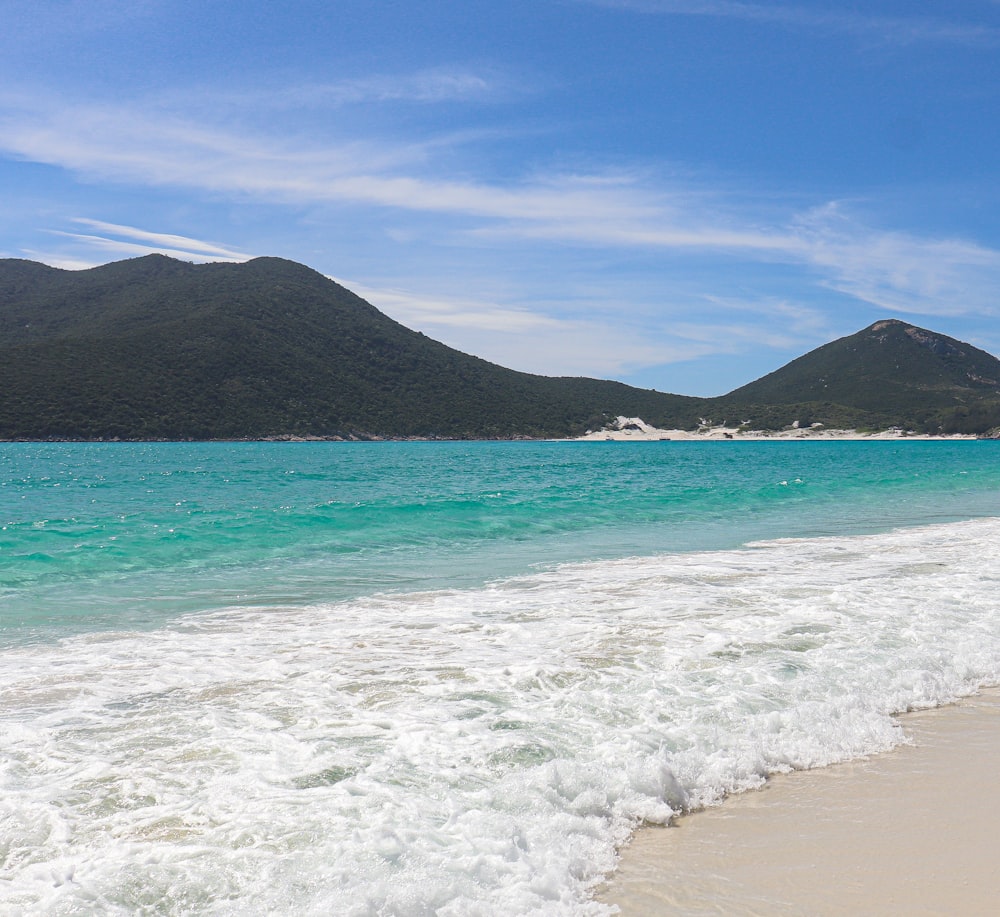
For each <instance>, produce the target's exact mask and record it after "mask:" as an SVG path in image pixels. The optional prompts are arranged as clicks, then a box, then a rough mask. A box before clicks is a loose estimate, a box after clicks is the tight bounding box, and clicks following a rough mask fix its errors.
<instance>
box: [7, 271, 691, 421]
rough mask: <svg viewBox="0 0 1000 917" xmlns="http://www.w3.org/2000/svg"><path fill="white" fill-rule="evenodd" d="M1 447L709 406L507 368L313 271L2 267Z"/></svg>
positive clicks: (679, 414) (684, 412)
mask: <svg viewBox="0 0 1000 917" xmlns="http://www.w3.org/2000/svg"><path fill="white" fill-rule="evenodd" d="M0 342H2V343H0V437H2V438H5V439H46V438H57V439H109V438H122V439H228V438H266V437H278V436H319V437H345V438H348V437H409V436H413V437H449V438H469V437H476V438H496V437H500V438H505V437H515V436H524V437H540V436H569V435H574V434H577V433H582V432H584V430H585V429H586V428H587V426H588V425H600V424H602V423H604V422H605V420H607V419H608V418H613V417H615V416H617V415H618V414H623V413H624V414H628V415H630V416H635V415H638V416H643V417H650V418H655V420H656V422H663V423H670V424H671V425H677V424H682V425H684V426H689V425H690V424H692V423H694V422H696V421H697V417H698V413H699V408H700V406H701V403H702V402H701V399H696V398H684V397H681V396H675V395H665V394H662V393H657V392H651V391H645V390H641V389H635V388H631V387H629V386H626V385H622V384H621V383H617V382H605V381H599V380H594V379H574V378H548V377H543V376H533V375H529V374H526V373H519V372H514V371H513V370H509V369H504V368H503V367H500V366H496V365H494V364H492V363H489V362H487V361H485V360H480V359H478V358H476V357H471V356H468V355H466V354H463V353H460V352H459V351H456V350H453V349H451V348H449V347H446V346H445V345H443V344H440V343H438V342H436V341H433V340H431V339H429V338H427V337H425V336H424V335H422V334H420V333H418V332H414V331H410V330H409V329H407V328H404V327H403V326H402V325H400V324H398V323H397V322H394V321H392V320H391V319H390V318H388V317H387V316H385V315H383V314H382V313H380V312H379V311H378V310H377V309H375V308H374V307H373V306H371V305H369V304H368V303H367V302H365V301H364V300H362V299H361V298H359V297H358V296H356V295H355V294H353V293H351V292H350V291H349V290H347V289H345V288H344V287H342V286H340V285H339V284H336V283H334V282H333V281H332V280H329V279H328V278H326V277H324V276H323V275H321V274H319V273H317V272H316V271H313V270H311V269H309V268H306V267H303V266H302V265H299V264H295V263H294V262H290V261H285V260H282V259H278V258H257V259H255V260H253V261H250V262H247V263H246V264H206V265H192V264H187V263H184V262H180V261H175V260H173V259H170V258H166V257H164V256H161V255H149V256H146V257H143V258H137V259H132V260H128V261H122V262H117V263H114V264H108V265H104V266H103V267H98V268H94V269H92V270H87V271H73V272H70V271H60V270H55V269H53V268H48V267H45V266H43V265H39V264H34V263H32V262H26V261H16V260H14V261H11V260H8V261H0Z"/></svg>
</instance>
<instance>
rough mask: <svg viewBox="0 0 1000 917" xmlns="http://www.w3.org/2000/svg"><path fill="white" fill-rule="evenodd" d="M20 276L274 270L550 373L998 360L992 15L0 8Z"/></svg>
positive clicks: (997, 81) (297, 3) (886, 1)
mask: <svg viewBox="0 0 1000 917" xmlns="http://www.w3.org/2000/svg"><path fill="white" fill-rule="evenodd" d="M0 13H2V16H3V21H4V28H3V29H2V30H0V194H2V207H0V257H13V258H30V259H33V260H38V261H44V262H46V263H48V264H52V265H55V266H58V267H64V268H74V269H75V268H82V267H87V266H92V265H95V264H101V263H105V262H108V261H114V260H119V259H121V258H127V257H134V256H136V255H141V254H145V253H147V252H150V251H162V252H165V253H167V254H173V255H175V256H177V257H180V258H184V259H186V260H191V261H208V260H223V259H244V258H247V257H252V256H256V255H278V256H281V257H285V258H291V259H293V260H296V261H300V262H303V263H305V264H308V265H309V266H311V267H313V268H316V269H317V270H319V271H322V272H323V273H325V274H328V275H330V276H332V277H334V278H336V279H337V280H339V281H340V282H342V283H344V284H345V285H346V286H348V287H350V288H351V289H353V290H355V291H356V292H358V293H360V294H361V295H362V296H364V297H365V298H366V299H368V300H369V301H370V302H372V303H373V304H374V305H376V306H377V307H378V308H380V309H381V310H382V311H384V312H386V313H387V314H389V315H391V316H392V317H393V318H395V319H397V320H398V321H401V322H402V323H403V324H405V325H407V326H409V327H411V328H414V329H417V330H420V331H423V332H424V333H425V334H427V335H429V336H431V337H433V338H436V339H438V340H441V341H444V342H446V343H448V344H450V345H452V346H454V347H457V348H459V349H461V350H464V351H466V352H469V353H474V354H477V355H479V356H483V357H485V358H487V359H489V360H492V361H495V362H497V363H501V364H503V365H505V366H510V367H513V368H516V369H522V370H527V371H530V372H537V373H545V374H549V375H588V376H596V377H600V378H614V379H620V380H622V381H625V382H629V383H632V384H635V385H641V386H643V387H650V388H657V389H659V390H661V391H670V392H678V393H682V394H697V395H714V394H721V393H724V392H726V391H729V390H730V389H732V388H735V387H736V386H738V385H741V384H743V383H745V382H748V381H750V380H752V379H754V378H757V377H759V376H761V375H763V374H764V373H767V372H769V371H771V370H772V369H775V368H777V367H778V366H780V365H782V364H783V363H785V362H787V361H788V360H789V359H792V358H794V357H796V356H798V355H800V354H802V353H804V352H805V351H807V350H809V349H811V348H813V347H816V346H819V345H820V344H823V343H826V342H827V341H829V340H832V339H834V338H837V337H840V336H843V335H845V334H851V333H853V332H855V331H858V330H860V329H861V328H863V327H865V326H866V325H868V324H870V323H871V322H873V321H875V320H877V319H880V318H890V317H896V318H901V319H904V320H907V321H911V322H913V323H915V324H918V325H921V326H922V327H926V328H932V329H934V330H937V331H941V332H943V333H945V334H950V335H952V336H954V337H958V338H960V339H963V340H967V341H971V342H973V343H975V344H977V345H978V346H980V347H982V348H984V349H986V350H989V351H990V352H992V353H995V354H1000V322H998V315H1000V2H997V0H951V2H936V0H926V2H922V0H907V2H904V0H869V2H849V0H838V2H834V0H823V2H819V0H816V2H813V0H789V2H781V3H771V2H763V0H762V2H739V0H530V2H522V0H504V2H482V0H463V2H460V0H450V2H446V0H327V2H313V0H286V2H283V3H280V4H279V3H276V2H259V0H242V2H240V3H231V2H228V0H213V2H205V0H198V2H188V0H128V2H125V0H58V2H57V0H0Z"/></svg>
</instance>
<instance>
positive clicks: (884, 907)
mask: <svg viewBox="0 0 1000 917" xmlns="http://www.w3.org/2000/svg"><path fill="white" fill-rule="evenodd" d="M901 723H902V725H903V727H904V729H905V732H906V734H907V735H908V736H909V738H910V740H911V743H912V744H908V745H903V746H900V747H899V748H897V749H895V750H894V751H892V752H889V753H887V754H884V755H880V756H876V757H873V758H870V759H867V760H863V761H858V762H852V763H848V764H842V765H837V766H833V767H829V768H821V769H817V770H814V771H800V772H796V773H792V774H788V775H781V776H777V777H774V778H772V779H771V780H770V781H769V782H768V783H767V785H766V786H765V787H764V788H763V789H761V790H759V791H756V792H750V793H746V794H743V795H741V796H738V797H734V798H732V799H729V800H727V801H726V802H725V803H723V804H722V805H720V806H717V807H714V808H711V809H707V810H704V811H702V812H697V813H694V814H691V815H688V816H685V817H683V818H680V819H678V820H677V821H676V823H675V824H674V825H673V826H671V827H669V828H647V829H643V830H641V831H639V832H638V834H637V835H636V837H635V838H634V840H633V843H632V844H631V846H630V847H629V848H628V849H626V850H625V851H624V854H623V856H622V861H621V865H620V868H619V870H618V872H617V873H616V874H615V876H614V877H613V878H612V881H611V882H610V884H609V885H608V887H607V888H606V889H604V891H603V893H602V895H601V896H600V900H602V901H604V902H608V903H613V904H617V905H618V906H619V907H620V909H621V914H622V915H623V917H652V915H664V914H670V915H684V917H694V915H709V914H714V915H733V917H736V915H760V917H765V915H766V917H774V915H811V917H826V915H841V914H852V915H871V917H883V915H884V917H888V915H900V914H906V915H946V914H947V915H961V917H973V915H984V917H985V915H992V914H996V913H997V910H998V905H997V901H998V900H1000V864H998V862H997V848H996V837H997V826H998V824H1000V792H998V791H997V783H996V768H997V761H1000V691H998V690H997V689H990V690H988V691H984V692H983V693H981V694H980V695H978V696H976V697H973V698H969V699H967V700H964V701H962V702H961V703H958V704H955V705H951V706H947V707H942V708H938V709H935V710H929V711H922V712H919V713H912V714H907V715H905V716H903V717H901Z"/></svg>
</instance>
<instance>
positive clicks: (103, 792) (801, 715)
mask: <svg viewBox="0 0 1000 917" xmlns="http://www.w3.org/2000/svg"><path fill="white" fill-rule="evenodd" d="M998 561H1000V521H998V520H978V521H974V522H966V523H957V524H952V525H942V526H932V527H927V528H922V529H910V530H906V531H900V532H892V533H888V534H884V535H872V536H864V537H855V538H822V539H815V540H792V539H785V540H779V541H772V542H760V543H757V544H754V545H751V546H748V547H746V548H745V549H742V550H737V551H717V552H703V553H694V554H688V555H668V556H662V557H653V558H631V559H625V560H619V561H612V562H600V563H586V564H573V565H567V566H563V567H560V568H558V569H556V570H551V571H548V572H543V573H538V574H536V575H532V576H527V577H521V578H517V579H511V580H505V581H502V582H497V583H494V584H492V585H490V586H488V587H486V588H482V589H474V590H442V591H437V592H427V593H420V594H408V595H401V596H382V597H372V598H366V599H362V600H356V601H348V602H340V603H335V604H324V605H316V606H314V607H309V608H281V607H271V608H239V607H233V608H228V609H226V610H224V611H220V612H217V613H213V614H203V615H193V616H189V617H187V618H183V619H181V620H179V621H178V622H176V624H175V625H173V626H170V627H165V628H161V629H159V630H154V631H151V632H145V633H129V632H119V633H101V634H92V635H83V636H77V637H73V638H67V639H64V640H62V641H61V642H59V643H54V644H47V645H36V646H20V647H13V648H10V649H7V650H5V651H4V653H3V655H4V658H3V660H2V665H0V709H2V710H3V719H2V721H0V744H2V747H3V748H4V749H5V756H4V757H3V759H2V760H0V862H2V863H3V870H4V873H5V875H6V876H7V879H6V881H5V882H4V883H3V885H2V886H0V901H2V902H3V904H4V909H5V911H7V912H13V913H17V912H18V911H21V912H23V913H37V912H46V913H73V912H81V911H86V912H88V913H98V914H100V913H105V914H126V913H135V912H142V911H143V910H147V911H150V910H153V909H155V910H157V912H162V913H173V914H237V913H239V914H248V913H250V914H253V913H261V914H263V913H292V912H296V913H307V914H309V913H317V914H318V913H331V912H337V913H346V914H357V915H361V914H399V915H420V914H454V915H458V914H462V915H470V914H496V913H511V914H513V913H518V914H528V913H546V914H560V913H565V914H602V913H607V910H606V909H604V908H603V906H602V905H598V904H596V903H594V902H592V901H591V900H590V899H589V897H588V895H589V892H590V890H591V889H592V888H593V887H594V885H595V884H596V883H598V882H599V881H600V880H601V877H602V876H603V875H605V874H606V873H607V872H608V871H609V870H611V869H612V868H613V867H614V863H615V856H616V854H615V851H616V849H617V848H618V847H620V845H622V844H623V843H624V842H625V841H626V840H627V838H628V837H629V835H630V833H631V831H632V830H633V829H634V827H635V826H636V824H637V823H639V822H641V821H648V822H665V821H666V820H668V819H669V818H670V817H671V815H672V814H673V813H675V812H677V811H679V810H681V809H683V808H685V807H693V806H699V805H704V804H710V803H712V802H715V801H717V800H719V799H720V798H722V797H723V796H724V795H725V794H727V793H732V792H738V791H740V790H744V789H747V788H750V787H754V786H758V785H759V784H760V783H761V782H762V780H763V779H764V778H765V776H766V775H767V774H769V773H772V772H774V771H780V770H787V769H790V768H802V767H814V766H820V765H825V764H829V763H832V762H835V761H839V760H844V759H846V758H850V757H853V756H858V755H864V754H869V753H872V752H878V751H881V750H884V749H887V748H889V747H891V746H892V745H893V744H895V743H897V742H899V741H900V738H901V736H900V732H899V730H898V728H897V727H896V725H895V723H894V721H893V719H892V717H891V714H893V713H894V712H897V711H901V710H905V709H910V708H913V707H921V706H929V705H934V704H940V703H943V702H946V701H949V700H951V699H953V698H955V697H957V696H959V695H961V694H964V693H968V692H970V691H972V690H974V689H975V688H976V686H977V685H979V684H981V683H986V682H997V681H998V680H1000V615H997V614H996V610H997V606H996V599H995V596H996V594H997V589H996V586H997V583H996V580H997V574H996V573H994V572H993V571H997V570H1000V563H998Z"/></svg>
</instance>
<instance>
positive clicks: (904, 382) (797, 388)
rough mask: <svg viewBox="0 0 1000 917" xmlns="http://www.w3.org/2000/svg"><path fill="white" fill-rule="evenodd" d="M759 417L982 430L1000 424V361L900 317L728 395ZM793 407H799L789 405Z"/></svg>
mask: <svg viewBox="0 0 1000 917" xmlns="http://www.w3.org/2000/svg"><path fill="white" fill-rule="evenodd" d="M719 401H720V402H724V403H725V404H726V405H727V406H728V407H729V409H730V410H736V411H739V410H740V408H741V407H742V408H743V409H744V410H746V409H747V408H748V407H750V406H756V413H757V414H758V415H760V417H761V418H763V417H765V416H769V415H774V416H777V415H783V416H786V417H787V416H790V414H789V411H790V409H791V412H792V413H798V414H799V415H801V416H799V417H798V418H797V419H798V420H799V421H800V424H801V423H804V422H811V421H815V420H821V421H823V422H825V423H828V424H829V423H830V422H831V421H832V422H833V423H836V422H837V418H838V415H839V414H840V413H842V412H843V411H844V410H847V411H848V412H849V413H851V414H853V415H854V416H855V417H856V418H858V420H859V421H860V422H861V423H862V425H867V426H873V427H878V426H899V427H904V428H909V429H919V430H922V431H927V432H944V433H954V432H965V433H982V432H985V431H986V430H987V429H989V428H991V427H995V426H997V425H998V424H1000V360H998V359H997V358H996V357H994V356H992V355H991V354H988V353H986V352H985V351H983V350H979V349H978V348H976V347H973V346H972V345H971V344H966V343H963V342H962V341H957V340H955V339H954V338H950V337H947V336H946V335H943V334H937V333H935V332H933V331H927V330H926V329H924V328H918V327H916V326H915V325H910V324H907V323H906V322H902V321H897V320H895V319H890V320H885V321H879V322H875V323H874V324H873V325H871V326H869V327H868V328H865V329H864V330H862V331H859V332H858V333H857V334H852V335H850V336H849V337H845V338H840V339H839V340H836V341H833V342H832V343H830V344H825V345H824V346H822V347H819V348H817V349H816V350H813V351H810V352H809V353H807V354H805V355H804V356H801V357H799V358H798V359H796V360H792V362H791V363H788V364H787V365H785V366H783V367H781V368H780V369H778V370H775V371H774V372H773V373H769V374H768V375H766V376H764V377H763V378H761V379H758V380H757V381H756V382H751V383H750V384H749V385H744V386H742V387H741V388H738V389H736V390H735V391H733V392H730V393H729V394H728V395H726V396H724V398H722V399H719ZM793 405H794V407H792V406H793Z"/></svg>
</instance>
